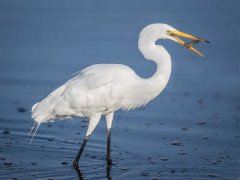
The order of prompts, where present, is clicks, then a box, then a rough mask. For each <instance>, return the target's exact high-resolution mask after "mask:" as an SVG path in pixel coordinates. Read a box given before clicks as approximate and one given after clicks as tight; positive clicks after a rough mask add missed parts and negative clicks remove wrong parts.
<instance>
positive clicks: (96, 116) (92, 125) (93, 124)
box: [73, 113, 101, 167]
mask: <svg viewBox="0 0 240 180" xmlns="http://www.w3.org/2000/svg"><path fill="white" fill-rule="evenodd" d="M100 118H101V113H97V114H94V115H93V116H91V117H90V120H89V124H88V130H87V133H86V136H85V138H84V140H83V143H82V145H81V147H80V149H79V151H78V154H77V156H76V158H75V160H74V161H73V166H74V167H78V162H79V159H80V157H81V155H82V153H83V150H84V147H85V145H86V144H87V141H88V139H89V137H90V135H91V134H92V132H93V130H94V129H95V128H96V126H97V124H98V123H99V121H100Z"/></svg>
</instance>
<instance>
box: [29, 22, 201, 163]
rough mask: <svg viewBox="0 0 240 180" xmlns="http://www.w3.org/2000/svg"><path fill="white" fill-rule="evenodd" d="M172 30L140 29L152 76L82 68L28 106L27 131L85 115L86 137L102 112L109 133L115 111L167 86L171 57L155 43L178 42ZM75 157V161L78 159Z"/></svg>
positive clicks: (121, 68)
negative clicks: (31, 123)
mask: <svg viewBox="0 0 240 180" xmlns="http://www.w3.org/2000/svg"><path fill="white" fill-rule="evenodd" d="M176 32H179V31H177V30H176V29H174V28H173V27H171V26H169V25H167V24H152V25H149V26H146V27H145V28H144V29H143V30H142V31H141V33H140V35H139V41H138V47H139V50H140V52H141V53H142V54H143V56H144V57H145V58H146V59H147V60H151V61H154V62H155V63H156V65H157V70H156V72H155V74H154V75H153V76H152V77H150V78H148V79H143V78H141V77H139V76H138V75H137V74H136V73H135V72H134V71H133V70H132V69H131V68H129V67H128V66H125V65H121V64H96V65H92V66H90V67H87V68H85V69H84V70H82V71H81V72H79V73H78V74H76V75H75V76H74V77H73V78H72V79H70V80H69V81H67V82H66V83H64V84H63V85H62V86H60V87H59V88H58V89H56V90H55V91H53V92H52V93H51V94H49V95H48V96H47V97H46V98H44V99H43V100H42V101H40V102H38V103H36V104H35V105H34V106H33V107H32V118H33V119H34V120H35V122H36V124H35V126H33V128H32V132H31V133H33V136H34V134H35V129H34V128H35V127H36V129H37V128H38V127H39V125H40V124H41V123H44V122H49V121H54V120H56V119H62V118H69V117H73V116H74V117H75V116H76V117H88V118H89V120H90V122H89V127H88V131H87V133H86V137H87V139H88V137H89V136H90V134H91V133H92V131H93V130H94V128H95V127H96V125H97V124H98V122H99V120H100V117H101V116H102V115H105V116H106V120H107V128H108V132H109V133H110V129H111V124H112V119H113V113H114V112H115V111H117V110H119V109H122V110H130V109H135V108H138V107H140V106H143V105H145V104H147V103H148V102H149V101H151V100H152V99H154V98H155V97H156V96H157V95H158V94H159V93H160V92H161V91H162V90H163V89H164V87H165V86H166V85H167V82H168V80H169V77H170V74H171V58H170V55H169V53H168V52H167V51H166V50H165V49H164V47H163V46H161V45H156V44H155V42H156V41H157V40H158V39H161V38H162V39H171V40H173V41H176V42H178V43H180V42H179V39H178V38H177V39H176V35H177V33H176ZM192 37H193V36H192ZM194 38H196V37H194ZM198 39H199V38H198ZM80 155H81V154H80ZM108 156H109V157H108V158H109V159H110V155H109V154H108ZM78 159H79V158H76V160H75V161H77V162H78ZM75 163H76V162H75ZM75 165H76V164H75Z"/></svg>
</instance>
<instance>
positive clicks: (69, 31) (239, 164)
mask: <svg viewBox="0 0 240 180" xmlns="http://www.w3.org/2000/svg"><path fill="white" fill-rule="evenodd" d="M239 5H240V3H239V1H237V0H235V1H234V0H233V1H231V2H230V1H227V0H223V1H218V0H212V1H206V0H205V1H196V0H193V1H173V0H170V1H165V0H162V1H156V0H149V1H144V0H138V1H136V0H134V1H124V0H123V1H114V2H113V1H106V0H104V1H103V0H98V1H74V0H72V1H63V0H58V1H57V0H51V1H47V0H41V1H30V0H28V1H27V0H21V1H13V0H1V1H0V27H1V28H0V39H1V40H0V52H1V53H0V102H1V103H0V179H78V178H79V179H81V178H82V179H107V178H109V179H110V178H112V179H239V178H240V131H239V130H240V96H239V92H240V81H239V77H240V76H239V75H240V57H239V50H240V49H239V47H240V36H239V34H238V30H239V27H240V26H239V22H240V14H239V8H238V7H239ZM154 22H164V23H168V24H170V25H172V26H174V27H176V28H178V29H179V30H182V31H185V32H188V33H191V34H194V35H197V36H200V37H203V38H206V39H207V40H209V41H210V42H211V44H198V45H197V46H196V47H197V49H199V50H200V52H202V53H203V54H205V56H206V58H205V59H202V58H200V57H198V56H196V55H195V54H191V53H189V52H188V51H187V50H186V49H184V48H182V47H180V46H179V45H177V44H174V43H172V42H168V41H163V42H162V43H163V44H164V45H165V46H166V48H167V49H168V50H169V52H170V54H171V56H172V63H173V69H172V76H171V79H170V81H169V84H168V86H167V88H166V89H165V90H164V92H163V93H162V94H161V96H160V97H158V98H157V99H155V100H154V101H153V102H151V103H150V104H148V105H147V106H146V107H145V108H142V109H140V110H137V111H131V112H117V113H116V115H115V120H114V122H113V128H112V159H113V162H114V165H113V166H112V168H111V169H107V166H106V162H105V152H106V128H105V122H104V121H101V122H100V124H99V126H98V127H97V129H96V130H95V131H94V133H93V135H92V136H91V139H90V140H89V142H88V144H87V146H86V149H85V151H84V154H83V157H82V159H81V162H80V170H79V171H76V170H75V169H73V168H72V166H71V164H72V160H73V159H74V157H75V155H76V153H77V151H78V148H79V146H80V144H81V142H82V140H83V138H84V135H85V132H86V128H87V122H86V121H84V119H82V120H79V119H74V120H69V121H58V122H55V123H51V124H44V125H42V126H41V127H40V129H39V132H38V133H37V135H36V138H35V140H34V142H33V144H32V146H28V142H27V141H26V136H27V133H28V130H29V128H30V126H31V125H32V119H31V113H30V109H31V106H32V104H34V103H35V102H37V101H39V100H40V99H41V98H43V97H44V96H46V95H47V94H48V93H50V92H51V91H52V90H53V89H55V88H56V87H58V86H59V85H61V84H62V83H63V82H64V81H66V80H67V79H68V78H70V77H71V75H72V74H73V73H74V72H76V71H78V70H80V69H82V68H84V67H86V66H88V65H91V64H96V63H122V64H126V65H129V66H130V67H132V68H133V69H135V70H136V72H137V73H138V74H139V75H141V76H142V77H149V76H150V75H151V74H152V73H153V72H154V70H155V66H154V64H151V63H149V62H146V61H144V60H143V58H142V56H141V55H140V54H139V52H138V50H137V35H138V33H139V31H140V30H141V29H142V28H143V27H144V26H145V25H147V24H150V23H154Z"/></svg>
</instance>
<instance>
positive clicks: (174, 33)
mask: <svg viewBox="0 0 240 180" xmlns="http://www.w3.org/2000/svg"><path fill="white" fill-rule="evenodd" d="M167 33H168V35H169V36H171V37H173V38H174V39H175V40H176V41H177V42H178V43H179V44H181V45H183V46H184V47H186V48H187V49H190V50H192V51H193V52H195V53H197V54H198V55H199V56H202V57H204V55H203V54H201V53H200V52H199V51H198V50H196V49H195V48H193V47H192V46H193V45H195V44H197V43H199V42H206V43H209V41H207V40H205V39H202V38H199V37H196V36H193V35H190V34H187V33H184V32H181V31H170V30H169V31H167ZM178 36H180V37H185V38H189V39H192V41H190V42H188V43H185V42H184V41H183V40H182V39H180V38H179V37H178Z"/></svg>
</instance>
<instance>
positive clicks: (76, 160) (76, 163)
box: [73, 135, 90, 167]
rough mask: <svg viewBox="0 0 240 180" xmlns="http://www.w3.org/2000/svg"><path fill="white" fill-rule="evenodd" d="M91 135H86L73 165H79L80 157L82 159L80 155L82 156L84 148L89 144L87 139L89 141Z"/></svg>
mask: <svg viewBox="0 0 240 180" xmlns="http://www.w3.org/2000/svg"><path fill="white" fill-rule="evenodd" d="M89 137H90V135H89V136H86V137H85V138H84V140H83V143H82V145H81V147H80V149H79V151H78V154H77V156H76V158H75V160H74V161H73V166H74V167H78V161H79V159H80V157H81V155H82V152H83V149H84V147H85V145H86V144H87V141H88V138H89Z"/></svg>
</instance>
